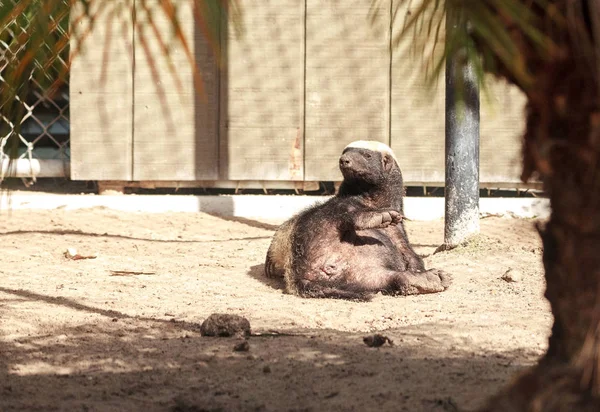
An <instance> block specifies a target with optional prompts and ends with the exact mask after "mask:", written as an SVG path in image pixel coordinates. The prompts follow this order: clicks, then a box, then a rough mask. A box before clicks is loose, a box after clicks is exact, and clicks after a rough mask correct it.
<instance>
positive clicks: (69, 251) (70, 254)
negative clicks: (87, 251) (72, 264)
mask: <svg viewBox="0 0 600 412" xmlns="http://www.w3.org/2000/svg"><path fill="white" fill-rule="evenodd" d="M75 256H77V249H75V248H74V247H70V248H68V249H67V250H66V252H65V257H67V258H69V259H72V258H74V257H75Z"/></svg>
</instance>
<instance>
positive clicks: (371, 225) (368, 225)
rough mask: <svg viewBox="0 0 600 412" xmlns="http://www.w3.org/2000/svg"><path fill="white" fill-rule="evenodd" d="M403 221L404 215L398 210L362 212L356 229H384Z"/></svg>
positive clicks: (356, 223) (355, 225)
mask: <svg viewBox="0 0 600 412" xmlns="http://www.w3.org/2000/svg"><path fill="white" fill-rule="evenodd" d="M400 222H402V215H401V214H400V212H398V211H396V210H384V211H379V212H366V213H362V214H360V215H359V216H358V217H357V218H356V220H355V222H354V227H355V228H356V230H365V229H383V228H386V227H388V226H395V225H397V224H398V223H400Z"/></svg>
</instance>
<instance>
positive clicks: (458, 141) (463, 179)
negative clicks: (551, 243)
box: [443, 18, 479, 249]
mask: <svg viewBox="0 0 600 412" xmlns="http://www.w3.org/2000/svg"><path fill="white" fill-rule="evenodd" d="M459 24H467V23H466V22H465V21H460V20H457V19H451V18H449V19H448V20H447V22H446V27H447V30H456V29H462V30H465V29H466V27H458V25H459ZM457 97H459V99H457ZM445 201H446V202H445V203H446V211H445V214H446V219H445V228H444V245H443V247H444V248H446V249H447V248H452V247H455V246H457V245H459V244H460V243H462V242H464V241H465V240H466V239H467V238H469V237H470V236H472V235H473V234H476V233H479V85H478V80H477V78H476V75H475V72H474V69H473V67H472V65H471V64H469V63H468V62H467V59H466V58H465V53H464V50H462V49H459V50H458V51H456V52H455V53H453V55H452V56H448V58H447V60H446V194H445Z"/></svg>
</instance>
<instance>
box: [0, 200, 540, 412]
mask: <svg viewBox="0 0 600 412" xmlns="http://www.w3.org/2000/svg"><path fill="white" fill-rule="evenodd" d="M278 223H280V222H258V221H251V220H246V219H232V218H221V217H217V216H210V215H206V214H199V213H198V214H183V213H180V214H142V213H138V214H136V213H122V212H115V211H111V210H106V209H90V210H82V211H74V212H67V211H64V210H55V211H33V212H32V211H24V212H16V211H15V212H12V214H11V215H8V214H7V212H6V211H2V214H1V215H0V238H1V243H0V250H1V253H2V266H1V267H0V276H1V277H0V410H1V411H11V410H20V411H23V410H41V411H51V410H64V411H77V410H86V411H88V410H89V411H138V410H143V411H399V410H406V411H455V410H458V409H457V408H461V409H462V408H464V409H467V410H468V409H472V408H474V407H477V406H478V405H481V402H482V401H483V400H484V399H485V398H486V397H487V396H489V395H490V394H492V393H493V392H495V391H496V390H497V389H498V388H499V387H500V386H501V385H503V384H505V383H506V382H508V380H509V379H510V378H511V376H512V375H514V374H515V373H517V372H519V371H521V370H523V369H524V368H525V367H527V366H529V365H531V364H533V363H534V362H535V361H536V360H537V359H538V357H539V356H540V355H541V354H542V353H543V350H544V349H545V347H546V340H547V336H548V333H549V328H550V324H551V316H550V313H549V307H548V304H547V302H546V301H545V300H544V298H543V289H544V280H543V275H542V267H541V248H540V242H539V240H538V237H537V234H536V232H535V231H534V229H533V221H527V220H517V219H510V218H497V217H493V218H487V219H483V220H482V221H481V226H482V235H481V236H480V238H479V239H478V240H477V241H476V242H475V243H474V244H473V245H471V246H469V247H466V248H459V249H456V250H453V251H450V252H444V253H439V254H435V255H432V256H431V255H430V254H431V253H432V252H433V250H434V249H435V247H436V246H437V245H439V244H440V243H441V241H442V239H443V222H441V221H435V222H407V228H408V230H409V234H410V239H411V241H412V242H413V243H414V244H415V245H416V249H417V251H418V252H419V253H421V254H423V255H426V256H427V257H426V259H425V261H426V265H427V267H437V268H441V269H445V270H446V271H448V272H450V273H452V274H453V275H454V284H453V286H452V287H451V288H450V289H449V290H448V291H446V292H444V293H441V294H435V295H426V296H415V297H386V296H377V297H376V298H375V299H374V300H373V301H372V302H368V303H355V302H346V301H335V300H305V299H300V298H297V297H294V296H289V295H286V294H283V293H282V290H281V285H279V284H276V283H270V282H267V281H266V280H265V279H264V278H263V276H262V270H263V266H262V263H263V260H264V255H265V253H266V250H267V247H268V244H269V241H270V236H271V235H272V234H273V230H274V228H275V227H276V226H275V225H276V224H278ZM67 248H76V249H77V251H78V252H79V253H80V254H83V255H97V258H96V259H90V260H69V259H66V258H65V257H64V256H63V253H64V252H65V250H66V249H67ZM510 268H513V269H517V270H520V271H521V273H522V274H523V279H522V280H521V281H520V282H517V283H508V282H506V281H504V280H502V279H501V277H502V275H503V274H504V273H505V272H506V271H507V270H508V269H510ZM115 270H120V271H145V272H151V274H146V275H130V276H114V275H113V274H112V272H111V271H115ZM213 312H224V313H232V314H239V315H243V316H245V317H247V318H248V319H249V320H250V322H251V325H252V330H253V332H255V333H257V332H263V333H264V332H268V331H276V332H279V333H280V335H279V336H273V334H271V335H263V336H252V337H251V338H250V339H249V343H250V350H249V351H248V352H234V351H233V347H234V345H235V344H236V343H237V342H238V341H237V340H236V339H237V338H208V337H201V336H200V333H199V324H200V323H201V322H202V321H203V320H204V319H205V318H206V317H207V316H208V315H209V314H211V313H213ZM376 331H379V332H381V333H383V334H385V335H386V336H388V337H389V338H390V339H391V340H393V342H394V346H387V345H386V346H383V347H380V348H369V347H367V346H366V345H365V344H364V343H363V341H362V338H363V337H364V336H366V335H367V334H369V333H373V332H376Z"/></svg>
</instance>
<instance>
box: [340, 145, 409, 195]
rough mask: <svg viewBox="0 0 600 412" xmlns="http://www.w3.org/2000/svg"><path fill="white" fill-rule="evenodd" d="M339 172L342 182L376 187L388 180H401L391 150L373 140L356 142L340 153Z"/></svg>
mask: <svg viewBox="0 0 600 412" xmlns="http://www.w3.org/2000/svg"><path fill="white" fill-rule="evenodd" d="M340 170H341V172H342V175H343V176H344V181H348V182H350V181H352V182H363V183H366V184H369V185H378V184H381V183H383V182H386V181H389V180H390V178H395V179H393V180H396V179H397V178H399V179H400V180H401V179H402V175H401V174H400V168H399V166H398V162H397V160H396V156H395V155H394V152H393V151H392V149H391V148H390V147H389V146H388V145H386V144H384V143H381V142H377V141H374V140H358V141H355V142H352V143H350V144H349V145H348V146H346V147H345V148H344V150H343V151H342V156H341V157H340Z"/></svg>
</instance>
